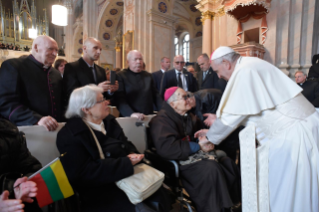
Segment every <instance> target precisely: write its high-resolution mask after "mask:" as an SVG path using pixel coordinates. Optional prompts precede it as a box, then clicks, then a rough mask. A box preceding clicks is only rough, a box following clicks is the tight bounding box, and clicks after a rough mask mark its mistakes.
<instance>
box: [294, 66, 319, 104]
mask: <svg viewBox="0 0 319 212" xmlns="http://www.w3.org/2000/svg"><path fill="white" fill-rule="evenodd" d="M295 81H296V83H297V84H298V85H299V86H300V87H302V88H303V91H302V92H301V93H302V94H303V95H304V96H305V97H306V98H307V99H308V101H309V102H310V103H311V104H313V106H314V107H319V82H316V81H307V75H306V74H305V73H304V72H302V71H297V72H296V73H295Z"/></svg>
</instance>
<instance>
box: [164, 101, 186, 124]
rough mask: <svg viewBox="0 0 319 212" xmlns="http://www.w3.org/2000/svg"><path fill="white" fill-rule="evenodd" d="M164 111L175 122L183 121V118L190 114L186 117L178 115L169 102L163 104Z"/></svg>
mask: <svg viewBox="0 0 319 212" xmlns="http://www.w3.org/2000/svg"><path fill="white" fill-rule="evenodd" d="M162 110H164V111H165V112H166V113H167V115H168V116H169V117H170V118H172V119H173V121H174V122H180V121H183V118H184V117H186V116H188V113H186V114H185V115H184V116H182V115H180V114H178V113H176V112H175V110H174V109H173V108H172V107H171V106H170V105H169V104H168V103H167V102H163V106H162Z"/></svg>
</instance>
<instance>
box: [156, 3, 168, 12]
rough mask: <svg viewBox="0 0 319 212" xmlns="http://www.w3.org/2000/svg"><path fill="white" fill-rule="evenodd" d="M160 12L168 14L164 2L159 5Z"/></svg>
mask: <svg viewBox="0 0 319 212" xmlns="http://www.w3.org/2000/svg"><path fill="white" fill-rule="evenodd" d="M158 10H159V11H160V12H162V13H166V12H167V6H166V4H165V3H164V2H160V3H159V4H158Z"/></svg>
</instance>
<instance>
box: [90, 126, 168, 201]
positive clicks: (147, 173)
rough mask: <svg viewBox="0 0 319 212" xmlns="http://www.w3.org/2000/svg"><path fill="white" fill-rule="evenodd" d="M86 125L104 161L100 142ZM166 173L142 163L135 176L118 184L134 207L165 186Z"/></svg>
mask: <svg viewBox="0 0 319 212" xmlns="http://www.w3.org/2000/svg"><path fill="white" fill-rule="evenodd" d="M84 123H85V124H86V125H87V126H88V128H89V129H90V131H91V133H92V135H93V138H94V140H95V143H96V145H97V147H98V150H99V154H100V158H101V159H104V158H105V157H104V154H103V152H102V148H101V145H100V143H99V142H98V140H97V138H96V136H95V134H94V132H93V130H92V129H91V127H90V126H89V124H88V123H86V122H85V121H84ZM164 176H165V175H164V173H163V172H161V171H158V170H157V169H154V168H153V167H151V166H148V165H146V164H144V163H140V164H138V165H135V166H134V174H133V175H131V176H129V177H126V178H124V179H122V180H119V181H117V182H116V185H117V187H119V188H120V189H121V190H122V191H124V193H125V194H126V195H127V197H128V198H129V200H130V201H131V203H133V204H134V205H136V204H138V203H140V202H142V201H143V200H145V199H146V198H148V197H149V196H151V195H152V194H154V193H155V192H156V191H157V190H158V189H159V188H160V187H161V186H162V184H163V181H164Z"/></svg>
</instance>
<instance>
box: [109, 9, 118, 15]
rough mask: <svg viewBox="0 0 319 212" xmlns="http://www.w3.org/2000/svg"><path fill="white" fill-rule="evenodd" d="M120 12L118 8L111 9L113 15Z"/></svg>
mask: <svg viewBox="0 0 319 212" xmlns="http://www.w3.org/2000/svg"><path fill="white" fill-rule="evenodd" d="M117 13H118V11H117V9H111V10H110V14H111V15H116V14H117Z"/></svg>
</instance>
